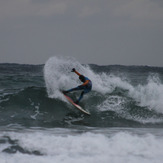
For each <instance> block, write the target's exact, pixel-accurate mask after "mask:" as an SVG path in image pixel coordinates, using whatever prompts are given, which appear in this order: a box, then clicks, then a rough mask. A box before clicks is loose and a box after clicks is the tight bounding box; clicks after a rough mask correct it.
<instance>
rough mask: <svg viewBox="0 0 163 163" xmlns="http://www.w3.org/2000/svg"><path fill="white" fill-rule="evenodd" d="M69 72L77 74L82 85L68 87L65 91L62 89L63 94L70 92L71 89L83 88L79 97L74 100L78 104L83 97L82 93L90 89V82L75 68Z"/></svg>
mask: <svg viewBox="0 0 163 163" xmlns="http://www.w3.org/2000/svg"><path fill="white" fill-rule="evenodd" d="M71 72H75V73H76V74H77V75H78V76H79V79H80V81H81V82H83V84H82V85H79V86H77V87H75V88H72V89H69V90H67V91H63V93H64V94H66V93H69V92H72V91H78V90H83V91H82V92H81V95H80V97H79V99H78V100H77V101H76V102H75V103H76V104H78V103H79V102H80V100H81V99H82V98H83V96H84V94H86V93H88V92H90V91H91V89H92V82H91V80H90V79H88V78H87V77H85V76H84V75H81V74H80V73H79V72H77V71H76V70H75V68H73V69H72V71H71Z"/></svg>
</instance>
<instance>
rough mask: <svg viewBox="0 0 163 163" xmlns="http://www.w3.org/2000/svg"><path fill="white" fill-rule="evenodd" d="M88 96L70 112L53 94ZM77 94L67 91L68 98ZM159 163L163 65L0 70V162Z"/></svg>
mask: <svg viewBox="0 0 163 163" xmlns="http://www.w3.org/2000/svg"><path fill="white" fill-rule="evenodd" d="M72 68H76V70H78V71H79V72H80V73H82V74H83V75H85V76H87V77H88V78H90V79H91V80H92V83H93V88H92V91H91V92H90V93H88V94H86V95H85V96H84V98H83V99H82V101H81V103H80V105H81V106H82V107H83V108H84V109H85V110H87V111H89V112H90V114H91V116H88V115H85V114H83V113H82V112H80V111H79V110H77V109H76V108H74V107H73V106H72V105H71V104H70V103H69V102H67V100H66V99H65V97H64V96H63V94H62V93H61V92H60V90H66V89H70V88H72V87H76V86H78V85H80V84H81V83H80V81H79V79H78V76H77V75H76V74H74V73H72V72H71V69H72ZM79 95H80V92H78V91H76V92H73V93H69V96H70V97H71V98H72V99H73V100H75V99H77V98H78V97H79ZM29 162H30V163H87V162H89V163H138V162H139V163H162V162H163V67H151V66H122V65H101V66H100V65H95V64H89V65H83V64H81V63H80V62H79V61H76V60H75V59H74V58H70V57H66V58H63V57H56V56H54V57H51V58H49V60H48V61H47V62H46V63H45V64H44V65H24V64H7V63H4V64H2V63H1V64H0V163H29Z"/></svg>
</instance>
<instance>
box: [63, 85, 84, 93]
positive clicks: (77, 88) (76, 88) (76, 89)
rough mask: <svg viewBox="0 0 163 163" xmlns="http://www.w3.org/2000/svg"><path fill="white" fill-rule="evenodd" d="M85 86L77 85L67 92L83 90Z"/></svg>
mask: <svg viewBox="0 0 163 163" xmlns="http://www.w3.org/2000/svg"><path fill="white" fill-rule="evenodd" d="M82 89H83V88H82V87H79V86H78V87H75V88H71V89H69V90H67V91H66V92H67V93H69V92H72V91H78V90H82Z"/></svg>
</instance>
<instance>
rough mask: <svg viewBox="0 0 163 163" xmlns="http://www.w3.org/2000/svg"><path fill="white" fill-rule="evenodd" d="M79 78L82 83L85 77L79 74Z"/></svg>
mask: <svg viewBox="0 0 163 163" xmlns="http://www.w3.org/2000/svg"><path fill="white" fill-rule="evenodd" d="M79 79H80V80H81V81H82V82H83V83H84V82H85V77H84V76H83V75H80V76H79Z"/></svg>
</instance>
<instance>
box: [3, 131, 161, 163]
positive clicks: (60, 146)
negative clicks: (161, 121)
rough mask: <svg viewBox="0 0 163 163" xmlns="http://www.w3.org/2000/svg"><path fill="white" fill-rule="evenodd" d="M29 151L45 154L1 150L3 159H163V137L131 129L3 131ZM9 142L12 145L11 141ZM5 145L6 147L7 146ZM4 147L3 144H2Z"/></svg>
mask: <svg viewBox="0 0 163 163" xmlns="http://www.w3.org/2000/svg"><path fill="white" fill-rule="evenodd" d="M3 135H7V136H9V137H10V138H11V139H12V140H15V139H16V140H18V144H19V146H21V147H22V148H23V149H25V150H28V151H34V150H37V151H40V152H41V153H42V154H43V155H42V156H36V155H29V154H22V153H20V152H17V153H16V154H6V153H4V152H1V153H0V162H1V163H6V162H7V163H17V162H23V163H29V162H30V163H45V162H48V163H54V162H57V163H60V162H62V163H76V162H78V163H83V162H90V163H99V162H101V163H108V162H112V163H119V162H120V163H130V162H132V163H137V162H140V163H149V162H150V163H162V160H163V152H162V151H163V146H162V144H163V139H162V138H160V137H159V138H158V137H156V136H154V135H152V134H145V135H141V136H140V135H135V134H132V133H128V132H116V133H114V134H113V133H112V134H111V135H110V134H107V135H105V134H98V133H91V132H86V133H83V134H79V133H75V134H63V133H61V134H59V133H57V134H56V133H55V130H53V131H48V130H46V131H32V132H27V131H26V132H1V134H0V137H2V136H3ZM8 146H9V145H8ZM3 148H5V147H4V146H3ZM1 150H2V147H1Z"/></svg>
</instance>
